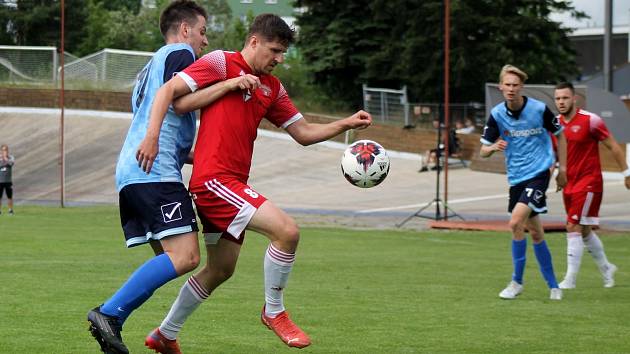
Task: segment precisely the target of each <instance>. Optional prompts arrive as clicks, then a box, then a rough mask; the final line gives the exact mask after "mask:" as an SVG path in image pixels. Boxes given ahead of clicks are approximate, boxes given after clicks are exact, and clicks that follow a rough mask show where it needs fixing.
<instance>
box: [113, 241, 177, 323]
mask: <svg viewBox="0 0 630 354" xmlns="http://www.w3.org/2000/svg"><path fill="white" fill-rule="evenodd" d="M175 278H177V272H176V271H175V267H174V266H173V262H171V259H170V258H169V257H168V255H167V254H165V253H164V254H161V255H159V256H156V257H153V258H151V259H149V260H148V261H146V262H145V263H144V264H143V265H142V266H140V267H139V268H138V269H136V271H135V272H133V274H131V276H130V277H129V279H127V282H125V284H123V286H122V287H120V289H118V291H117V292H116V293H115V294H114V295H113V296H112V297H111V298H109V300H107V301H106V302H105V303H104V304H103V305H102V306H101V312H102V313H104V314H106V315H108V316H114V317H118V318H119V320H120V324H121V325H122V324H123V323H124V322H125V320H127V317H129V315H130V314H131V312H132V311H133V310H135V309H137V308H138V307H140V306H141V305H142V304H143V303H144V302H145V301H146V300H147V299H148V298H149V297H151V295H153V292H154V291H155V290H157V289H158V288H159V287H161V286H162V285H164V284H166V283H167V282H169V281H170V280H172V279H175Z"/></svg>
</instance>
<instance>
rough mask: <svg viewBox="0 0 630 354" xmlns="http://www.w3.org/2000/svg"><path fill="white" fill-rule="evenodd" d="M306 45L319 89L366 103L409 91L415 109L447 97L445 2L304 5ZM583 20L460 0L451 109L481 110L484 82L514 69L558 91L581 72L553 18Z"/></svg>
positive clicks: (549, 6) (455, 7)
mask: <svg viewBox="0 0 630 354" xmlns="http://www.w3.org/2000/svg"><path fill="white" fill-rule="evenodd" d="M297 5H299V6H306V7H307V8H308V10H307V11H306V12H305V13H304V14H302V15H301V16H300V17H298V25H299V26H300V38H299V39H300V40H299V42H298V46H299V48H300V50H301V52H302V53H303V54H304V58H305V61H306V63H307V64H308V65H309V67H311V69H312V70H313V74H314V82H315V83H316V84H317V85H319V86H320V87H322V88H324V89H325V90H326V91H328V92H331V94H332V95H334V96H336V97H339V98H341V99H343V100H345V101H347V102H352V103H354V104H359V103H360V100H361V97H360V94H361V89H360V87H361V84H363V83H367V84H368V85H370V86H376V87H391V88H400V87H402V86H403V85H407V87H408V88H409V90H410V97H411V99H412V100H415V101H440V100H441V99H442V94H443V89H442V87H443V76H444V75H443V66H444V65H443V62H444V40H443V39H444V38H443V37H444V31H443V28H444V22H443V15H444V2H443V1H441V0H429V1H426V0H411V1H410V0H372V1H370V2H369V4H367V5H366V4H365V2H364V1H358V0H352V1H344V2H340V1H336V0H323V1H320V0H317V1H315V0H299V1H297ZM552 10H553V11H568V12H569V13H571V14H572V15H573V16H575V17H583V16H584V14H582V13H579V12H576V11H575V10H574V8H573V7H572V6H571V4H570V3H568V2H562V1H554V0H528V1H523V0H501V1H493V0H484V1H478V0H452V1H451V16H450V17H451V29H450V31H451V37H450V43H451V45H450V47H451V48H450V49H451V57H450V67H451V83H450V84H451V100H452V101H454V102H468V101H482V100H483V95H484V91H483V85H484V83H485V82H496V80H497V79H496V77H497V75H498V72H499V70H500V68H501V67H502V66H503V65H504V64H506V63H511V64H514V65H517V66H520V67H521V68H522V69H523V70H525V71H526V72H528V73H529V74H530V82H536V83H550V82H556V81H557V80H565V79H571V78H572V77H574V76H576V75H577V73H578V70H577V67H576V64H575V53H574V50H573V48H572V45H571V43H570V41H569V40H568V37H567V29H565V28H562V27H561V26H560V24H558V23H555V22H552V21H550V20H549V19H548V16H549V14H550V12H551V11H552Z"/></svg>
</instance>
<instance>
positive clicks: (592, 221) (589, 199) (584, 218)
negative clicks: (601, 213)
mask: <svg viewBox="0 0 630 354" xmlns="http://www.w3.org/2000/svg"><path fill="white" fill-rule="evenodd" d="M593 196H594V194H593V192H586V199H584V205H583V206H582V215H580V225H599V218H598V217H591V216H588V211H589V210H590V209H591V204H593Z"/></svg>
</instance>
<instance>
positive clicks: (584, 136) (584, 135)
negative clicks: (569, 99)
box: [560, 109, 610, 193]
mask: <svg viewBox="0 0 630 354" xmlns="http://www.w3.org/2000/svg"><path fill="white" fill-rule="evenodd" d="M560 124H562V126H563V127H564V136H565V137H566V138H567V179H568V183H567V185H566V187H565V188H564V192H565V193H575V192H602V190H603V182H602V168H601V164H600V161H599V142H600V141H602V140H604V139H606V138H607V137H609V136H610V133H609V132H608V128H606V124H605V123H604V120H603V119H602V118H600V117H599V116H598V115H596V114H594V113H591V112H588V111H585V110H583V109H578V111H577V113H576V114H575V116H574V117H573V119H571V120H570V121H568V122H567V121H566V119H565V117H564V116H562V115H560Z"/></svg>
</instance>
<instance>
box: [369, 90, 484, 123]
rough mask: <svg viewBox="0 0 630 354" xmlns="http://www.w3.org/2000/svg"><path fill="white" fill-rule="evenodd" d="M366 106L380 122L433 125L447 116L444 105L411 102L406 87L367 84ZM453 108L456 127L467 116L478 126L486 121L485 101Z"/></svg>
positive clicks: (450, 118) (451, 106) (455, 105)
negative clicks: (396, 88) (380, 86)
mask: <svg viewBox="0 0 630 354" xmlns="http://www.w3.org/2000/svg"><path fill="white" fill-rule="evenodd" d="M363 107H364V109H365V110H367V111H368V112H370V113H371V114H372V116H373V117H374V120H376V121H380V122H382V123H392V124H400V125H403V126H405V127H415V126H419V127H423V128H424V127H426V128H430V127H432V126H433V123H432V122H433V121H434V120H437V121H441V120H443V118H442V117H443V115H444V114H443V107H444V105H443V104H440V103H413V102H409V101H408V97H407V87H406V86H403V87H402V89H400V90H394V89H388V88H379V87H368V86H367V85H363ZM449 108H450V117H449V121H450V122H451V124H452V126H455V123H456V122H458V121H459V122H462V123H464V122H465V120H467V119H470V120H471V121H472V122H473V123H474V124H475V126H477V127H479V126H483V124H484V123H485V116H484V115H485V106H484V105H483V104H481V103H451V104H450V105H449Z"/></svg>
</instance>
